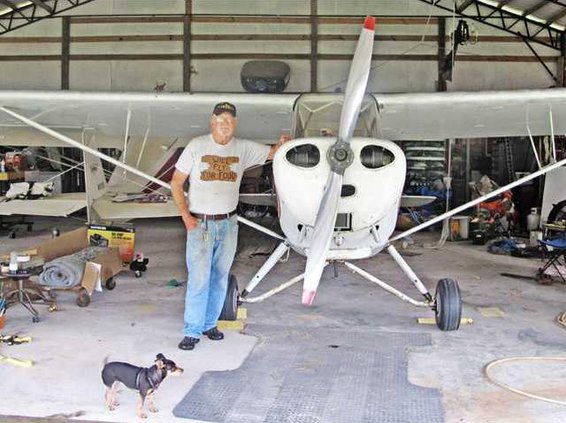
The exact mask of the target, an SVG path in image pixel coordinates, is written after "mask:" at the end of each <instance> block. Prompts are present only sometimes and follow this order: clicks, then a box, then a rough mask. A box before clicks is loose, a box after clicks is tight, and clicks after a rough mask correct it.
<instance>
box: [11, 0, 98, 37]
mask: <svg viewBox="0 0 566 423" xmlns="http://www.w3.org/2000/svg"><path fill="white" fill-rule="evenodd" d="M92 1H94V0H31V3H28V2H26V3H25V6H21V5H18V2H17V0H0V6H5V7H6V8H7V9H10V11H9V12H6V13H4V14H2V15H0V35H2V34H6V33H7V32H10V31H14V30H16V29H18V28H21V27H23V26H26V25H30V24H32V23H34V22H37V21H39V20H41V19H45V18H50V17H52V16H55V15H58V14H60V13H62V12H65V11H67V10H69V9H73V8H75V7H78V6H82V5H83V4H86V3H90V2H92ZM20 3H21V2H20Z"/></svg>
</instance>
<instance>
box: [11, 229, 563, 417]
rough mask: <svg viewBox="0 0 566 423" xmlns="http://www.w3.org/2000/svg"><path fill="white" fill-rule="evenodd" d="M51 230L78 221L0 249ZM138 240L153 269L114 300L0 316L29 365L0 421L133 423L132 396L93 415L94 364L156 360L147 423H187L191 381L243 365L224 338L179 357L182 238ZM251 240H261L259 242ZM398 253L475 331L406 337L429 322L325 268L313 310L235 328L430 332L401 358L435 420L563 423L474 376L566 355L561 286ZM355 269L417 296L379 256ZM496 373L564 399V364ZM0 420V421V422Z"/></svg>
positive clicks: (121, 285)
mask: <svg viewBox="0 0 566 423" xmlns="http://www.w3.org/2000/svg"><path fill="white" fill-rule="evenodd" d="M53 225H56V226H58V227H61V228H62V229H69V228H72V227H76V226H77V225H78V223H77V222H74V221H73V220H69V219H67V220H57V221H52V220H42V221H39V222H38V224H36V229H35V231H34V233H33V234H22V235H23V237H22V238H18V239H16V240H8V239H7V238H5V237H2V238H0V245H1V248H0V249H1V250H11V249H17V248H23V247H26V246H30V245H33V244H35V243H37V242H38V240H40V239H47V238H49V237H50V234H51V227H52V226H53ZM136 228H137V234H136V240H137V245H136V247H137V250H139V251H143V252H144V253H145V254H146V255H147V256H148V257H149V258H150V260H151V261H150V265H149V270H148V271H147V273H145V275H144V277H143V278H141V279H135V278H134V277H133V275H132V274H131V272H125V273H122V274H121V275H120V276H119V277H118V278H117V287H116V289H115V290H114V291H104V292H103V293H95V295H94V297H93V301H92V303H91V305H90V306H89V307H87V308H79V307H77V306H76V305H75V302H74V301H75V297H74V296H73V295H70V294H61V295H60V297H59V308H60V309H59V311H57V312H55V313H47V311H46V309H45V307H41V306H40V308H41V315H42V318H43V319H42V321H41V322H39V323H36V324H34V323H32V322H31V318H30V317H29V315H28V314H27V313H26V312H25V310H23V309H22V308H21V307H13V308H11V309H9V310H8V314H7V318H8V320H7V327H6V328H5V329H4V330H3V333H10V334H12V333H18V334H21V335H29V336H31V337H32V338H33V341H32V343H30V344H24V345H19V346H10V347H8V346H3V345H0V353H1V354H5V355H10V356H13V357H17V358H23V359H32V360H33V361H34V362H35V365H34V366H33V367H31V368H20V367H13V366H9V365H5V364H0V381H1V383H0V415H14V416H34V417H45V416H51V415H60V414H67V413H77V412H81V413H79V414H81V416H80V417H79V418H80V419H82V420H97V421H110V422H132V421H139V420H138V419H137V418H136V417H135V408H136V401H137V397H136V395H135V394H134V393H132V392H130V391H129V390H127V389H123V391H122V392H121V394H120V404H121V405H120V407H119V408H118V410H116V411H114V412H109V411H107V410H106V409H105V408H104V400H103V393H104V388H103V385H102V382H101V380H100V370H101V367H102V362H103V360H104V358H105V357H109V359H110V360H119V361H127V362H130V363H132V364H136V365H142V366H149V365H150V364H152V361H153V359H154V357H155V355H156V354H157V353H160V352H161V353H163V354H165V355H166V356H167V357H168V358H170V359H173V360H174V361H176V362H177V364H178V365H180V366H181V367H183V368H184V369H185V373H184V374H183V375H182V376H181V377H179V378H171V379H166V380H165V381H164V383H163V384H162V385H161V386H160V388H159V390H158V392H157V394H156V403H157V405H158V407H159V408H160V410H161V411H160V412H159V413H157V414H151V415H150V416H149V419H148V421H151V422H172V421H187V420H184V419H176V418H175V417H174V416H173V415H172V414H171V411H172V409H173V407H174V406H175V405H176V404H177V403H178V402H179V401H180V399H181V398H182V397H183V396H184V395H185V394H186V393H187V392H188V391H189V389H190V387H191V386H192V385H193V384H194V383H195V382H196V381H197V380H198V379H199V377H200V376H201V375H202V374H203V372H205V371H209V370H226V369H235V368H237V367H238V366H240V365H241V363H242V362H243V361H244V360H245V359H246V357H247V356H248V355H249V353H250V352H251V350H252V349H253V347H254V345H255V343H256V338H254V337H251V336H247V335H243V334H240V333H237V332H233V331H231V332H227V333H226V339H225V340H224V341H222V342H213V341H209V340H207V339H205V340H203V341H201V343H199V344H198V346H197V348H196V349H195V350H194V351H191V352H185V351H180V350H178V349H177V343H178V342H179V340H180V338H181V328H182V314H183V302H184V288H183V287H181V288H169V287H167V286H166V284H167V282H168V281H169V280H170V279H172V278H176V279H178V280H183V281H184V280H185V267H184V232H183V230H182V228H181V225H180V224H179V223H178V221H177V220H176V219H159V220H157V219H156V220H152V221H140V222H137V224H136ZM241 236H242V237H243V238H248V231H245V230H243V231H242V232H241ZM437 237H438V234H436V233H424V234H420V235H418V236H417V237H416V244H422V243H423V242H433V241H435V240H436V238H437ZM250 239H253V240H254V241H253V242H256V241H258V242H265V240H264V239H263V238H261V236H257V235H254V236H253V237H250ZM410 251H411V252H414V253H417V255H414V256H411V257H407V258H406V259H407V261H408V262H409V263H410V265H411V266H412V267H413V269H414V270H415V272H416V273H417V274H418V275H419V276H420V277H421V278H422V279H423V282H424V283H425V284H426V285H427V286H429V288H430V289H431V290H432V291H433V290H434V285H435V283H436V281H437V280H438V279H440V278H443V277H453V278H456V279H458V280H459V282H460V287H461V290H462V295H463V299H464V316H465V317H471V318H472V319H473V320H474V323H473V324H471V325H465V326H462V327H461V328H460V330H459V331H457V332H441V331H439V330H438V329H436V326H428V325H418V324H417V323H416V318H417V317H432V312H430V311H428V310H426V309H417V308H415V307H413V306H411V305H410V304H407V303H404V302H402V301H400V300H398V299H396V298H394V297H392V296H391V295H390V294H387V293H386V292H384V291H382V290H381V289H379V288H378V287H376V286H375V285H372V284H370V283H369V282H366V281H365V280H363V279H361V278H360V277H358V276H356V275H354V274H352V273H350V272H348V271H347V270H346V268H344V267H339V275H338V278H335V277H334V275H333V271H332V269H331V268H327V269H326V270H325V273H324V275H323V281H322V283H321V286H320V288H319V293H318V295H317V298H316V301H315V303H316V305H315V306H314V307H312V308H304V307H302V306H301V305H300V292H301V288H300V287H299V286H294V287H292V288H291V289H289V290H288V291H285V292H283V293H280V294H278V295H276V296H275V297H273V298H271V299H269V300H267V301H265V302H264V303H260V304H253V305H247V306H246V308H247V310H248V320H247V321H248V323H269V324H273V325H280V326H281V327H282V328H284V327H293V326H297V325H301V326H309V327H317V328H320V330H321V331H323V330H324V329H325V328H356V330H358V331H364V332H365V333H367V336H378V335H379V333H381V332H383V331H394V332H426V333H430V334H431V336H432V339H433V345H432V347H426V348H419V349H414V350H412V351H410V353H409V379H410V381H411V382H412V383H414V384H418V385H422V386H428V387H434V388H438V389H440V390H441V393H442V398H443V404H444V409H445V421H446V422H448V423H455V422H468V423H478V422H486V423H487V422H497V423H511V422H513V423H517V422H529V423H538V422H540V423H543V422H544V423H554V422H556V423H558V422H564V421H565V420H566V407H565V406H561V405H555V404H551V403H545V402H542V401H539V400H534V399H529V398H526V397H522V396H519V395H517V394H514V393H511V392H508V391H505V390H503V389H501V388H499V387H497V386H495V385H494V384H492V383H491V382H489V381H488V380H487V379H486V378H485V376H484V374H483V369H484V367H485V366H486V365H487V364H488V363H489V362H491V361H493V360H495V359H498V358H503V357H511V356H544V357H546V356H561V357H562V356H566V355H565V354H564V350H565V349H566V331H565V329H564V328H562V327H561V326H559V325H557V324H556V323H555V322H554V319H555V317H556V316H557V315H558V314H559V313H560V312H562V311H564V310H565V309H566V306H565V305H564V299H565V298H566V287H565V286H564V285H561V284H555V285H552V286H541V285H537V284H536V283H535V282H534V281H529V280H519V279H510V278H506V277H503V276H500V272H512V273H517V274H524V275H532V274H534V272H535V270H536V268H537V266H538V265H539V262H538V261H537V260H527V259H518V258H512V257H506V256H495V255H491V254H489V253H487V252H486V249H485V247H481V246H473V245H471V244H468V243H447V244H446V246H445V247H444V248H443V249H441V250H433V249H426V248H422V247H418V246H414V247H411V249H410ZM264 260H265V257H261V256H256V257H253V258H249V257H246V256H245V254H244V255H240V256H239V257H238V258H237V260H236V263H235V265H234V269H233V272H234V273H235V274H236V275H237V277H238V279H239V282H240V288H242V287H243V286H244V285H245V284H246V283H247V281H248V280H249V278H250V277H251V276H252V275H253V274H254V272H255V271H256V270H257V269H258V268H259V267H260V265H261V264H262V262H263V261H264ZM304 263H305V260H304V258H302V257H300V256H298V255H296V254H291V257H290V258H289V261H288V262H287V263H282V264H279V265H277V266H276V268H275V269H274V270H273V272H272V273H271V274H270V276H269V278H268V279H267V280H266V281H264V284H263V286H262V285H260V286H259V287H258V289H257V290H256V291H254V293H255V292H264V291H265V290H266V289H267V288H268V287H274V286H275V285H276V284H278V283H281V282H283V281H285V280H287V279H289V278H291V277H293V276H295V275H297V274H299V273H301V272H302V271H303V269H304ZM357 264H358V265H359V266H360V267H362V268H364V269H365V270H367V271H369V272H370V273H372V274H374V275H376V276H377V277H380V278H382V279H383V280H386V281H389V282H392V283H393V285H394V286H396V287H398V288H399V289H401V290H403V291H404V292H405V293H407V294H409V295H411V296H412V297H413V298H419V294H418V293H417V291H416V290H415V289H414V288H413V287H412V285H411V284H410V283H409V282H408V281H407V280H406V279H405V278H404V277H403V275H402V274H401V272H400V271H399V270H398V268H397V267H396V265H395V263H394V262H393V260H392V259H390V258H389V257H388V256H387V255H386V254H380V255H378V256H377V257H374V258H372V259H368V260H362V261H359V262H358V263H357ZM482 307H497V308H498V309H500V310H501V311H502V312H503V315H502V316H501V317H486V316H483V315H482V314H481V313H480V311H479V309H480V308H482ZM274 365H276V363H274ZM496 375H497V376H498V377H500V378H501V380H503V381H505V382H507V383H509V384H511V385H512V386H514V387H516V388H520V389H525V390H529V391H530V392H532V393H535V394H538V395H542V396H548V397H552V398H555V399H558V400H566V366H564V365H561V363H559V364H543V363H532V362H531V363H527V364H509V365H506V366H505V367H501V368H500V369H499V370H497V372H496ZM219 401H221V399H219ZM245 406H246V404H242V407H245ZM0 421H7V420H6V419H3V418H2V417H0ZM408 423H409V422H408Z"/></svg>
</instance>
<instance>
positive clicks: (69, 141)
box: [0, 106, 286, 241]
mask: <svg viewBox="0 0 566 423" xmlns="http://www.w3.org/2000/svg"><path fill="white" fill-rule="evenodd" d="M0 110H2V111H3V112H5V113H7V114H9V115H10V116H12V117H14V118H16V119H18V120H19V121H21V122H23V123H25V124H26V125H28V126H31V127H32V128H35V129H37V130H38V131H40V132H43V133H44V134H47V135H49V136H51V137H53V138H56V139H58V140H60V141H63V142H64V143H67V144H69V145H70V146H72V147H75V148H78V149H80V150H82V151H84V152H86V153H90V154H92V155H93V156H96V157H99V158H100V159H102V160H104V161H106V162H108V163H112V164H113V165H115V166H117V167H119V168H121V169H124V170H126V171H128V172H131V173H133V174H134V175H137V176H139V177H141V178H144V179H147V180H148V181H151V182H153V183H155V184H157V185H159V186H162V187H163V188H167V189H168V190H169V191H171V185H169V184H168V183H167V182H163V181H162V180H161V179H157V178H155V177H153V176H151V175H148V174H147V173H145V172H142V171H141V170H139V169H136V168H135V167H132V166H130V165H128V164H126V163H122V162H120V161H119V160H116V159H114V158H112V157H110V156H107V155H106V154H104V153H101V152H100V151H98V150H96V149H94V148H90V147H88V146H86V145H84V144H82V143H80V142H78V141H76V140H74V139H72V138H69V137H68V136H66V135H63V134H60V133H59V132H57V131H54V130H53V129H51V128H48V127H47V126H44V125H42V124H40V123H37V122H35V121H33V120H31V119H28V118H27V117H25V116H22V115H20V114H19V113H16V112H14V111H13V110H10V109H7V108H6V107H1V106H0ZM185 195H186V193H185ZM238 221H240V222H242V223H243V224H244V225H248V226H250V227H252V228H254V229H257V230H258V231H261V232H263V233H264V234H266V235H269V236H271V237H274V238H277V239H280V240H282V241H285V240H286V238H285V237H283V236H281V235H279V234H278V233H277V232H274V231H272V230H269V229H267V228H264V227H263V226H261V225H258V224H257V223H254V222H252V221H250V220H248V219H245V218H243V217H241V216H238Z"/></svg>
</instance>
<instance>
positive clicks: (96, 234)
mask: <svg viewBox="0 0 566 423" xmlns="http://www.w3.org/2000/svg"><path fill="white" fill-rule="evenodd" d="M135 232H136V230H135V229H134V228H132V227H118V226H104V225H90V226H89V227H88V240H89V245H90V246H92V247H109V248H117V249H118V251H119V252H120V257H121V258H122V261H124V262H125V263H130V262H131V261H132V260H133V258H134V251H135V237H136V233H135Z"/></svg>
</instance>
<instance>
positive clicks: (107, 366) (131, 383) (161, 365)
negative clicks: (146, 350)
mask: <svg viewBox="0 0 566 423" xmlns="http://www.w3.org/2000/svg"><path fill="white" fill-rule="evenodd" d="M106 361H107V360H104V367H103V368H102V382H104V385H106V394H105V395H104V398H105V400H106V406H107V407H108V409H109V410H110V411H113V410H115V409H116V407H117V406H118V401H117V400H116V397H117V385H118V382H122V383H123V384H124V385H126V386H127V387H128V388H130V389H135V390H136V391H138V392H139V395H140V403H139V405H138V410H137V415H138V417H139V418H141V419H145V418H147V414H145V413H144V412H143V408H144V403H145V399H146V398H147V400H148V408H149V411H151V412H152V413H157V412H158V411H159V410H158V409H157V408H156V407H155V404H154V402H153V396H154V394H155V391H156V390H157V388H158V387H159V384H160V383H161V382H163V379H165V377H166V376H167V375H168V374H171V375H174V376H178V375H180V374H181V373H183V369H181V368H180V367H177V365H176V364H175V363H174V362H173V361H172V360H168V359H167V358H165V356H164V355H163V354H157V356H156V357H155V364H154V365H153V366H151V367H137V366H133V365H131V364H129V363H122V362H119V361H113V362H111V363H107V362H106Z"/></svg>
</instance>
